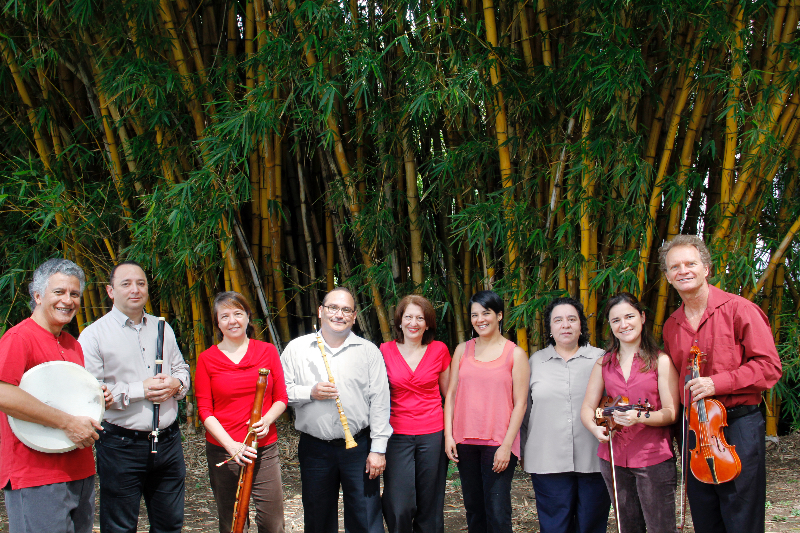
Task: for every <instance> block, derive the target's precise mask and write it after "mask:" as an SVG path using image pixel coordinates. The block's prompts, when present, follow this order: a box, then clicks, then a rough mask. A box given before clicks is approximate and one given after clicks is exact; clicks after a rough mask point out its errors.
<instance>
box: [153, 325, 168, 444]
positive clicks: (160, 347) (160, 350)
mask: <svg viewBox="0 0 800 533" xmlns="http://www.w3.org/2000/svg"><path fill="white" fill-rule="evenodd" d="M166 324H167V322H166V321H165V320H164V317H163V316H160V317H158V337H156V373H155V375H158V374H160V373H161V365H162V364H163V363H164V327H165V326H166ZM160 409H161V405H160V404H158V403H155V402H153V431H152V432H151V433H150V453H156V452H158V417H159V410H160Z"/></svg>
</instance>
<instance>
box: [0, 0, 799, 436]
mask: <svg viewBox="0 0 800 533" xmlns="http://www.w3.org/2000/svg"><path fill="white" fill-rule="evenodd" d="M798 18H800V1H799V0H777V1H774V2H767V1H763V2H761V1H745V0H742V1H741V2H736V1H708V2H678V1H675V0H642V1H635V2H632V1H599V0H596V1H593V0H582V1H574V2H573V1H561V0H461V1H457V0H420V1H417V0H411V1H405V0H361V1H357V0H348V1H346V2H344V1H337V0H268V1H267V0H119V1H115V2H109V1H105V0H62V1H55V2H45V1H43V0H9V1H7V2H6V3H5V4H4V7H3V11H2V15H0V34H2V35H0V52H2V66H1V67H0V89H1V90H2V97H0V98H2V110H0V111H1V112H0V124H1V125H2V129H1V130H0V143H1V146H2V147H1V148H0V152H1V155H0V176H2V184H0V187H1V188H0V221H2V222H1V223H0V236H2V239H1V241H2V243H1V244H0V250H2V253H0V265H2V266H1V267H0V269H1V270H2V277H0V291H2V298H0V312H1V313H2V319H3V323H4V326H3V327H8V326H10V325H12V324H14V323H16V322H17V321H19V320H20V319H21V318H23V317H24V316H26V314H27V309H26V305H27V297H26V290H27V285H26V283H27V280H28V279H29V278H30V273H31V270H32V269H33V268H34V267H35V266H36V265H37V264H38V263H40V262H41V261H43V260H44V259H46V258H48V257H52V256H55V255H60V256H64V257H68V258H71V259H73V260H75V261H76V262H77V263H78V264H79V265H81V266H82V267H83V268H84V270H85V271H86V272H87V275H88V277H89V284H88V285H87V289H86V292H85V294H84V298H83V307H82V311H81V313H80V314H79V317H78V318H79V320H78V323H79V324H78V327H81V328H82V327H83V324H85V323H87V322H91V321H92V320H94V319H96V318H97V317H98V316H101V315H102V314H103V313H105V312H106V311H108V309H109V305H110V302H109V301H108V299H107V298H106V297H105V290H104V286H105V282H106V280H107V272H108V270H109V268H110V267H111V266H112V265H113V264H114V263H115V262H117V261H120V260H124V259H133V260H137V261H139V262H141V263H142V264H143V265H145V268H146V270H147V271H148V273H149V275H150V278H151V307H152V311H153V312H155V313H157V314H160V315H164V316H166V317H167V318H168V319H169V320H170V321H171V322H172V324H173V326H174V327H175V328H176V331H178V333H179V336H180V338H181V340H182V343H183V348H184V353H185V354H186V355H187V360H190V361H192V362H193V361H194V359H195V357H196V354H197V353H199V352H200V351H202V350H203V349H205V348H206V347H207V346H209V345H210V344H211V343H212V342H214V339H213V335H212V327H211V301H212V299H213V297H214V295H215V294H216V292H218V291H221V290H237V291H240V292H242V293H243V294H245V295H246V297H247V298H248V299H249V300H250V301H251V302H252V305H253V308H254V310H257V314H258V316H259V325H260V328H259V331H258V335H259V336H261V338H266V339H271V340H273V341H274V342H276V344H278V345H279V347H280V346H282V345H284V344H285V343H286V342H287V341H288V340H289V339H290V338H292V337H293V336H294V335H297V334H299V333H303V332H307V331H309V330H310V329H311V328H312V326H313V325H314V322H315V319H316V309H317V306H318V305H319V303H320V298H321V296H322V295H323V294H324V291H326V290H328V289H330V288H332V287H333V286H334V285H336V284H345V285H347V286H349V287H350V288H351V289H352V290H353V291H354V292H355V293H356V294H357V304H358V307H359V309H360V313H359V315H358V329H359V330H360V331H361V332H362V333H363V334H364V335H365V336H366V337H368V338H370V339H372V340H374V341H376V342H379V341H381V340H388V339H389V338H390V336H391V327H392V324H391V322H392V318H391V317H392V316H393V310H394V307H393V306H394V304H395V303H396V301H397V300H398V298H399V297H402V296H403V295H405V294H407V293H410V292H420V293H423V294H425V295H426V296H428V297H429V298H430V299H431V300H432V301H434V302H435V303H436V306H437V311H438V313H439V321H440V323H439V337H440V338H441V339H442V340H445V341H446V342H448V344H449V345H450V346H451V347H453V346H454V345H455V344H456V343H457V342H459V341H462V340H464V339H465V338H468V337H469V336H470V334H471V329H472V328H471V327H470V317H469V312H468V309H467V307H466V303H467V300H468V299H469V297H470V295H471V294H472V293H473V292H474V291H475V290H479V289H484V288H492V289H494V290H496V291H498V292H499V293H501V294H502V295H503V296H504V298H505V299H506V302H507V313H506V317H505V318H506V320H505V322H506V328H507V330H508V332H509V334H510V336H511V337H512V338H515V339H516V341H517V343H518V344H519V345H520V346H522V347H523V348H525V349H526V350H528V351H529V352H532V351H534V350H536V349H538V348H540V347H542V346H543V343H544V341H545V339H544V338H543V335H542V331H543V324H542V318H541V311H542V309H543V308H544V306H545V305H546V303H547V302H548V301H549V300H550V299H551V298H553V297H554V296H556V295H558V294H565V293H569V294H571V295H573V296H575V297H576V298H579V299H580V300H581V302H582V303H583V304H584V306H585V308H586V311H587V316H588V317H589V322H590V324H589V326H590V332H591V336H592V343H593V344H595V345H603V343H604V341H605V338H606V336H607V330H606V329H605V328H604V327H605V322H604V320H603V317H602V309H603V304H604V302H605V300H606V299H607V298H608V297H609V296H611V295H612V294H614V293H616V292H618V291H620V290H629V291H631V292H633V293H634V294H637V295H640V296H641V298H642V299H643V301H644V302H645V303H646V305H647V306H648V309H650V313H649V314H648V324H649V325H650V326H651V327H652V328H653V330H654V332H655V333H656V336H657V337H658V336H660V331H661V327H662V325H663V323H664V320H665V318H666V317H667V316H669V313H671V312H672V311H673V310H674V309H675V308H676V307H677V306H678V305H679V304H680V302H679V301H678V298H677V295H676V293H675V292H674V291H673V290H672V289H670V288H669V286H668V285H667V284H666V283H665V281H664V279H663V277H662V276H661V275H660V273H659V269H658V260H657V250H658V247H659V246H660V244H661V243H662V242H663V241H664V240H665V239H668V238H670V237H671V236H674V235H676V234H678V233H691V234H700V235H703V236H704V238H705V239H706V242H707V243H708V244H709V246H710V247H711V248H712V250H713V254H714V262H715V268H714V270H713V274H714V278H713V281H714V282H715V283H717V284H718V285H719V286H721V287H723V288H725V289H726V290H729V291H731V292H735V293H739V294H742V295H744V296H745V297H747V298H750V299H752V300H754V301H756V302H758V303H760V305H761V306H762V308H763V309H764V310H765V312H766V313H767V314H768V316H769V317H770V319H771V321H772V325H773V329H774V332H775V336H776V339H777V340H778V343H779V347H780V350H781V354H782V357H783V359H784V379H783V380H782V381H781V383H780V384H779V385H778V386H777V387H776V390H775V391H771V392H770V393H769V394H768V404H767V405H768V411H769V413H770V414H772V415H777V413H776V410H777V406H778V399H781V400H782V402H783V412H784V415H785V416H784V418H785V419H786V420H789V421H790V422H793V423H794V424H797V423H798V422H800V401H799V400H798V397H797V392H796V391H795V387H794V386H795V385H796V384H797V376H798V355H797V354H798V329H799V328H800V320H799V319H798V310H799V308H800V295H799V294H798V291H800V255H798V252H800V247H799V246H798V244H797V242H796V241H795V240H794V235H795V233H797V231H798V229H800V200H798V198H799V197H800V195H798V194H797V192H796V190H797V186H798V183H797V181H798V171H797V166H798V161H799V160H800V93H799V92H798V75H800V66H798V60H800V49H799V48H798V40H797V37H798V36H797V33H796V32H797V30H798ZM190 416H191V409H190ZM772 422H773V423H774V422H775V419H774V418H773V420H772ZM771 432H772V433H773V434H774V432H775V429H774V426H773V427H772V430H771Z"/></svg>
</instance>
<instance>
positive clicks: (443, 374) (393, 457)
mask: <svg viewBox="0 0 800 533" xmlns="http://www.w3.org/2000/svg"><path fill="white" fill-rule="evenodd" d="M394 331H395V338H396V339H397V340H394V341H392V342H385V343H383V344H381V353H382V354H383V359H384V361H385V362H386V373H387V374H388V375H389V388H390V390H391V395H392V404H391V406H392V410H391V414H390V417H389V422H390V423H391V426H392V429H393V433H392V436H391V437H390V438H389V443H388V445H387V447H386V470H385V471H384V472H383V496H382V497H381V503H382V505H383V517H384V518H385V519H386V526H387V527H388V529H389V533H412V532H426V533H427V532H430V533H443V532H444V489H445V481H446V478H447V456H446V455H445V454H444V435H443V429H444V414H443V413H442V395H443V394H444V392H445V391H447V383H448V380H449V372H448V371H449V369H450V352H449V351H448V349H447V346H445V345H444V343H442V342H439V341H435V340H433V338H434V337H435V336H436V312H435V311H434V310H433V306H432V305H431V303H430V302H429V301H428V299H427V298H423V297H422V296H418V295H416V294H412V295H410V296H406V297H405V298H403V299H402V300H400V303H398V304H397V309H396V311H395V313H394Z"/></svg>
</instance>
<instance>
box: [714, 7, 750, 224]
mask: <svg viewBox="0 0 800 533" xmlns="http://www.w3.org/2000/svg"><path fill="white" fill-rule="evenodd" d="M733 9H734V14H733V31H734V42H733V49H732V51H731V63H732V66H733V68H732V69H731V87H730V92H729V95H730V96H729V98H728V110H727V112H726V113H725V151H724V153H723V156H722V176H721V180H720V181H721V183H720V199H719V202H720V209H721V210H722V211H723V212H724V211H726V210H727V207H728V203H729V202H730V200H731V191H732V190H733V182H734V166H735V165H736V146H737V143H738V139H737V131H738V127H737V124H736V117H735V114H734V111H735V109H736V107H737V106H738V105H739V93H740V91H741V87H740V84H741V79H742V60H743V56H744V53H745V51H744V44H743V41H742V28H743V27H744V22H743V20H744V18H743V17H744V9H742V6H741V5H739V4H735V5H734V6H733Z"/></svg>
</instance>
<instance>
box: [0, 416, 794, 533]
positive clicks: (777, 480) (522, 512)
mask: <svg viewBox="0 0 800 533" xmlns="http://www.w3.org/2000/svg"><path fill="white" fill-rule="evenodd" d="M279 435H280V439H279V446H280V451H281V465H282V469H283V492H284V497H285V500H284V514H285V516H286V532H287V533H295V532H302V531H303V506H302V502H301V497H300V470H299V465H298V463H297V456H296V449H297V437H296V435H295V432H294V430H293V429H292V428H291V427H288V426H283V427H280V428H279ZM184 453H185V455H186V472H187V474H186V520H185V524H184V531H194V532H203V533H213V532H216V531H217V519H216V509H215V506H214V499H213V497H212V494H211V489H210V487H209V485H208V467H207V465H206V458H205V449H204V445H203V436H202V430H201V432H199V433H197V434H193V435H186V434H185V442H184ZM451 470H452V469H451ZM2 499H3V498H2V493H1V492H0V500H2ZM512 502H513V516H512V519H513V522H514V531H518V532H523V531H524V532H535V531H539V522H538V520H537V517H536V505H535V503H534V500H533V494H532V491H531V483H530V478H529V477H528V475H527V474H525V473H524V472H522V471H521V470H519V469H517V472H516V473H515V475H514V481H513V485H512ZM340 516H341V502H340ZM688 523H689V524H691V520H688ZM95 524H97V523H95ZM148 529H149V525H148V522H147V514H146V512H145V509H144V504H142V509H141V514H140V519H139V529H138V531H139V532H142V533H144V532H146V531H148ZM466 529H467V525H466V519H465V516H464V506H463V504H462V500H461V489H460V486H459V479H458V472H453V473H452V474H451V476H450V479H448V482H447V495H446V500H445V531H446V532H448V533H450V532H458V531H466ZM339 530H340V531H344V526H343V524H342V523H341V521H340V527H339ZM7 531H8V521H7V519H6V516H5V505H4V504H3V505H2V506H0V532H7ZM95 531H100V528H99V527H98V526H97V525H95ZM608 531H609V532H615V531H616V525H615V524H614V520H613V513H612V518H611V520H610V522H609V527H608ZM686 531H694V530H693V529H692V528H691V526H689V527H687V529H686ZM766 531H767V533H772V532H785V531H800V433H795V434H793V435H788V436H785V437H781V438H780V441H779V443H778V444H777V445H770V446H769V447H768V452H767V527H766Z"/></svg>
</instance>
